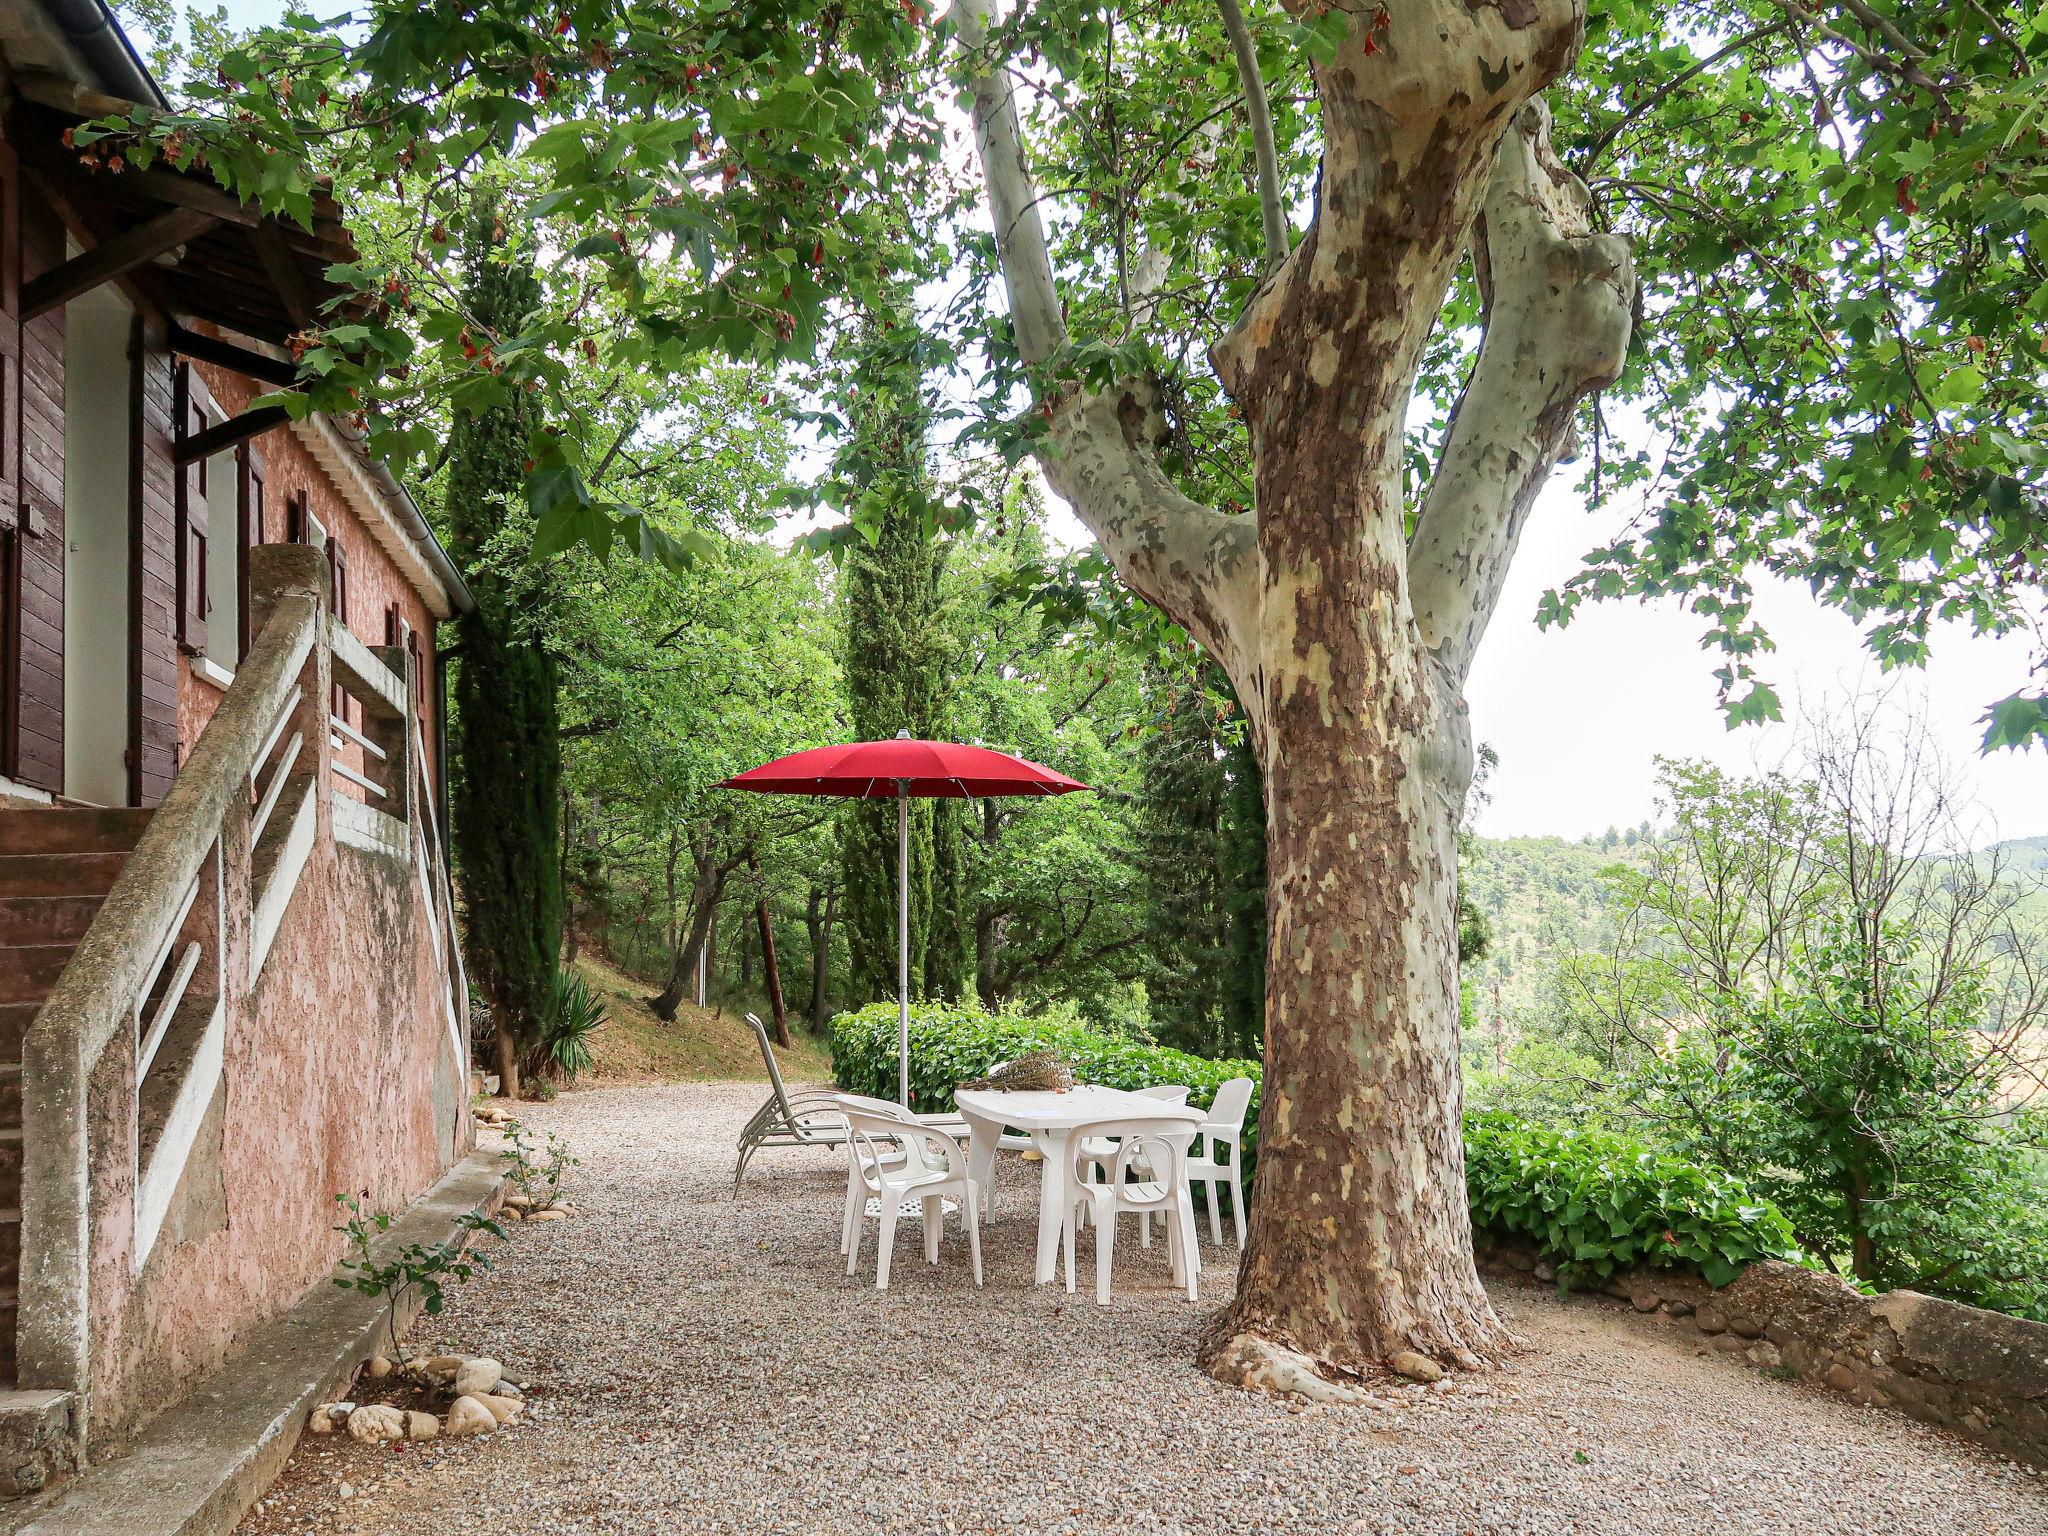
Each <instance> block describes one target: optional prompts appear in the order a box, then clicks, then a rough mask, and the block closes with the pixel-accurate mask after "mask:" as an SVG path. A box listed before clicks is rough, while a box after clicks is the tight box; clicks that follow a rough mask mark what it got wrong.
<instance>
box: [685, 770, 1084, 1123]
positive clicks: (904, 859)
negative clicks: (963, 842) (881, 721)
mask: <svg viewBox="0 0 2048 1536" xmlns="http://www.w3.org/2000/svg"><path fill="white" fill-rule="evenodd" d="M718 787H719V788H720V789H750V790H753V791H754V792H755V793H757V794H763V795H836V796H839V797H841V798H843V799H849V800H881V799H884V798H887V797H889V796H891V795H893V796H894V797H895V799H896V951H897V955H896V961H897V965H896V979H897V985H896V997H897V1008H896V1014H897V1019H896V1062H897V1069H896V1075H897V1086H898V1089H899V1097H900V1098H901V1100H902V1102H903V1105H904V1107H905V1108H908V1107H909V1105H910V867H909V866H910V802H911V800H912V799H913V798H921V799H944V800H978V799H982V798H983V797H985V796H990V795H1066V794H1072V793H1073V792H1074V791H1075V790H1077V789H1086V788H1087V787H1088V786H1087V785H1086V784H1083V783H1082V782H1081V781H1080V780H1079V779H1070V778H1068V777H1067V776H1066V775H1065V774H1063V773H1057V772H1055V771H1054V770H1053V769H1050V768H1047V767H1044V766H1042V765H1041V764H1038V763H1034V762H1029V761H1027V760H1026V759H1024V758H1021V757H1012V756H1011V755H1010V754H1009V753H1007V752H995V751H991V750H990V749H989V748H987V747H970V746H967V745H966V744H965V743H962V742H957V741H918V740H915V739H914V738H913V737H912V736H911V734H910V733H909V732H908V731H904V732H902V733H900V734H899V735H898V736H897V737H896V739H895V740H893V741H857V742H854V743H853V744H851V745H850V746H843V747H813V748H811V749H810V750H809V751H808V752H792V753H790V754H789V756H787V757H778V758H776V759H775V761H774V762H772V763H763V764H762V765H761V766H760V767H758V768H749V769H748V770H747V771H746V772H745V773H740V774H735V775H733V777H731V778H729V779H727V780H725V781H724V782H723V783H721V784H720V785H719V786H718Z"/></svg>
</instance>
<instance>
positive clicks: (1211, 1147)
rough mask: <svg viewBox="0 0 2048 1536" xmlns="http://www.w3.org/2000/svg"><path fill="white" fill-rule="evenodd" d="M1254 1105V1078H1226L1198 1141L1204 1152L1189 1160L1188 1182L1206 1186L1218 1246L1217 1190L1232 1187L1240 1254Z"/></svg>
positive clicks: (1220, 1228)
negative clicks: (1248, 1119) (1247, 1122)
mask: <svg viewBox="0 0 2048 1536" xmlns="http://www.w3.org/2000/svg"><path fill="white" fill-rule="evenodd" d="M1251 1104H1252V1080H1251V1079H1250V1078H1248V1077H1232V1078H1226V1079H1225V1080H1224V1081H1223V1082H1221V1083H1220V1084H1218V1085H1217V1088H1216V1097H1215V1099H1214V1100H1212V1101H1211V1103H1210V1105H1209V1118H1208V1119H1206V1120H1204V1121H1203V1122H1202V1128H1201V1131H1200V1133H1199V1135H1198V1136H1197V1138H1196V1144H1197V1146H1198V1147H1199V1148H1201V1149H1202V1150H1200V1151H1197V1152H1196V1153H1195V1154H1194V1155H1193V1156H1191V1157H1189V1158H1188V1180H1189V1182H1190V1183H1191V1184H1199V1185H1201V1186H1202V1195H1203V1198H1204V1200H1206V1201H1207V1203H1208V1206H1209V1236H1210V1237H1211V1239H1213V1240H1214V1241H1216V1242H1218V1243H1220V1242H1222V1241H1223V1217H1222V1215H1221V1214H1220V1213H1219V1211H1218V1209H1217V1202H1218V1200H1219V1199H1221V1195H1220V1193H1219V1192H1218V1190H1217V1187H1216V1186H1217V1185H1219V1184H1228V1185H1229V1186H1230V1217H1231V1222H1232V1224H1233V1225H1234V1226H1235V1227H1236V1228H1237V1246H1238V1248H1239V1250H1240V1251H1241V1250H1242V1249H1243V1248H1244V1117H1245V1112H1246V1111H1247V1110H1249V1109H1250V1108H1251ZM1226 1146H1227V1147H1229V1148H1230V1157H1229V1159H1228V1160H1227V1161H1226V1160H1225V1159H1224V1158H1223V1157H1222V1156H1221V1150H1222V1148H1224V1147H1226Z"/></svg>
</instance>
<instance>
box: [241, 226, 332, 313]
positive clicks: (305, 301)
mask: <svg viewBox="0 0 2048 1536" xmlns="http://www.w3.org/2000/svg"><path fill="white" fill-rule="evenodd" d="M249 239H250V241H251V242H252V243H253V244H254V245H255V247H256V254H257V255H258V256H259V257H261V258H262V259H263V270H264V271H265V272H266V273H268V274H269V276H270V282H271V286H272V287H274V288H275V289H276V290H277V296H278V297H279V298H280V299H282V300H283V301H284V309H285V313H286V314H288V315H290V316H291V317H292V324H293V325H295V326H297V327H298V328H299V329H300V330H302V331H305V330H311V329H312V328H313V326H314V325H315V324H316V323H317V322H318V319H319V317H318V316H317V315H316V314H315V313H314V310H313V296H312V295H311V294H310V293H308V292H307V291H306V278H305V274H304V273H302V272H301V271H300V270H299V264H298V263H297V262H296V261H293V260H292V253H291V248H290V247H289V246H287V245H286V244H285V239H284V231H283V230H281V229H279V228H278V227H277V225H276V224H275V223H273V222H271V221H270V220H267V219H266V220H265V221H264V222H263V223H261V224H258V225H257V226H256V227H255V228H254V229H252V230H250V231H249Z"/></svg>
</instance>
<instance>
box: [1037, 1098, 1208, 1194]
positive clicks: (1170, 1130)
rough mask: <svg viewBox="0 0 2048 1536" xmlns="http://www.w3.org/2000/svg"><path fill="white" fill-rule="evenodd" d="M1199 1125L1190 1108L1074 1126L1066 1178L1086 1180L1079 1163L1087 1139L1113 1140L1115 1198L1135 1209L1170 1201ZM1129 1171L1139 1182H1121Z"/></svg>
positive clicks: (1111, 1171) (1183, 1179)
mask: <svg viewBox="0 0 2048 1536" xmlns="http://www.w3.org/2000/svg"><path fill="white" fill-rule="evenodd" d="M1201 1124H1202V1113H1201V1111H1200V1110H1196V1109H1191V1110H1189V1111H1188V1112H1187V1116H1186V1118H1184V1119H1183V1118H1178V1117H1176V1118H1174V1119H1164V1118H1162V1119H1144V1120H1091V1121H1090V1122H1088V1123H1087V1124H1086V1125H1077V1126H1075V1127H1074V1129H1073V1132H1072V1137H1073V1139H1072V1141H1071V1142H1070V1143H1069V1145H1070V1146H1072V1148H1073V1149H1074V1168H1073V1170H1072V1173H1071V1174H1070V1177H1071V1178H1072V1179H1073V1181H1074V1182H1075V1184H1076V1185H1083V1184H1086V1183H1087V1171H1086V1169H1085V1168H1084V1167H1083V1166H1082V1164H1083V1163H1084V1162H1086V1161H1088V1160H1089V1159H1088V1154H1087V1152H1086V1151H1085V1150H1084V1147H1085V1144H1086V1143H1088V1142H1091V1141H1094V1142H1096V1143H1097V1144H1098V1145H1099V1144H1100V1142H1101V1141H1102V1140H1104V1139H1108V1140H1114V1141H1115V1142H1116V1144H1117V1146H1116V1159H1115V1161H1114V1162H1113V1163H1111V1164H1110V1165H1109V1183H1110V1187H1111V1188H1113V1189H1115V1190H1116V1191H1117V1199H1118V1201H1119V1202H1120V1203H1121V1204H1123V1205H1125V1206H1135V1207H1139V1208H1148V1207H1151V1206H1161V1205H1166V1204H1169V1203H1170V1202H1171V1201H1172V1200H1173V1199H1174V1198H1175V1194H1174V1192H1175V1191H1176V1190H1178V1189H1179V1188H1180V1187H1181V1186H1182V1185H1183V1184H1184V1183H1185V1182H1186V1181H1187V1175H1186V1174H1185V1173H1184V1172H1183V1171H1182V1166H1181V1165H1182V1164H1183V1163H1185V1162H1186V1161H1187V1144H1188V1142H1189V1141H1190V1140H1192V1139H1193V1137H1194V1135H1195V1132H1196V1131H1197V1130H1199V1129H1200V1128H1201ZM1131 1171H1136V1172H1137V1173H1138V1175H1139V1177H1140V1178H1141V1179H1142V1180H1143V1181H1144V1182H1143V1184H1141V1185H1138V1186H1126V1185H1125V1183H1124V1175H1125V1173H1127V1172H1131Z"/></svg>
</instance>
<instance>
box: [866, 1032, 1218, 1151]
mask: <svg viewBox="0 0 2048 1536" xmlns="http://www.w3.org/2000/svg"><path fill="white" fill-rule="evenodd" d="M1036 1050H1047V1051H1057V1052H1058V1053H1059V1054H1060V1055H1061V1056H1062V1057H1064V1058H1065V1059H1066V1060H1067V1061H1068V1062H1070V1063H1072V1065H1073V1068H1074V1071H1075V1073H1076V1074H1077V1075H1078V1076H1079V1077H1080V1078H1081V1080H1082V1081H1083V1082H1089V1083H1099V1084H1101V1085H1102V1086H1103V1087H1105V1088H1150V1087H1152V1086H1153V1085H1154V1084H1156V1083H1185V1084H1186V1085H1187V1089H1188V1102H1189V1103H1190V1104H1193V1105H1196V1106H1197V1107H1199V1108H1202V1109H1206V1108H1208V1107H1209V1103H1210V1101H1211V1100H1212V1099H1214V1098H1215V1097H1216V1090H1217V1089H1218V1088H1219V1087H1221V1086H1222V1085H1223V1083H1224V1082H1225V1081H1226V1080H1227V1079H1229V1078H1233V1077H1248V1078H1250V1079H1251V1080H1252V1082H1253V1084H1254V1085H1256V1084H1257V1083H1258V1081H1259V1064H1258V1063H1257V1062H1256V1061H1215V1060H1211V1059H1210V1058H1209V1057H1207V1056H1190V1055H1189V1054H1188V1053H1187V1052H1186V1051H1175V1050H1169V1049H1167V1048H1166V1047H1165V1046H1163V1045H1137V1044H1134V1043H1133V1042H1131V1041H1128V1040H1118V1039H1115V1038H1113V1037H1112V1036H1109V1035H1103V1034H1097V1033H1096V1032H1095V1031H1094V1030H1091V1029H1083V1028H1081V1027H1079V1026H1078V1025H1073V1024H1052V1023H1048V1022H1046V1021H1045V1020H1043V1019H1027V1018H1016V1017H1008V1016H999V1015H997V1014H992V1013H984V1012H983V1011H982V1010H981V1009H979V1008H971V1007H964V1006H963V1007H947V1006H943V1005H940V1004H934V1003H920V1004H918V1005H917V1006H916V1007H914V1008H913V1009H912V1010H911V1014H910V1103H911V1107H912V1108H914V1109H919V1110H945V1109H951V1108H952V1107H953V1089H954V1086H955V1085H956V1084H959V1083H963V1082H966V1081H967V1080H968V1079H969V1078H975V1077H986V1076H988V1070H989V1068H990V1067H992V1066H994V1065H995V1064H996V1063H997V1062H999V1061H1014V1060H1016V1058H1017V1057H1019V1056H1022V1055H1023V1054H1024V1053H1025V1052H1027V1051H1036ZM832 1075H833V1077H834V1079H835V1080H836V1081H837V1082H838V1084H839V1086H840V1087H841V1088H844V1089H845V1090H846V1091H847V1092H848V1093H865V1094H868V1095H870V1096H871V1097H874V1098H878V1099H893V1098H895V1097H896V1005H895V1004H894V1003H873V1004H870V1005H869V1006H868V1007H866V1008H863V1009H861V1010H860V1012H858V1013H842V1014H840V1015H839V1017H838V1018H836V1019H834V1020H833V1021H832ZM1258 1115H1259V1098H1258V1090H1257V1088H1256V1086H1254V1088H1253V1091H1252V1107H1251V1110H1250V1112H1249V1113H1248V1114H1247V1115H1246V1116H1245V1138H1246V1151H1247V1153H1249V1152H1250V1150H1251V1148H1250V1141H1251V1137H1252V1134H1253V1130H1254V1126H1255V1123H1256V1122H1257V1120H1258Z"/></svg>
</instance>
